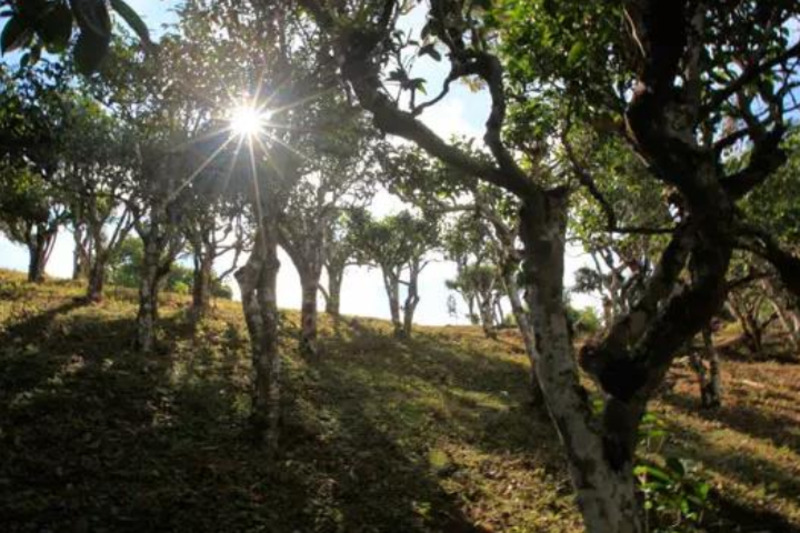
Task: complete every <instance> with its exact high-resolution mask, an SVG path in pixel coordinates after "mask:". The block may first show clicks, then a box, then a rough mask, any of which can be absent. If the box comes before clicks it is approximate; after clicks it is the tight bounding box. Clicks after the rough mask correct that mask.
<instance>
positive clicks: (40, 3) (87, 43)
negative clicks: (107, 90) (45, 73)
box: [0, 0, 150, 74]
mask: <svg viewBox="0 0 800 533" xmlns="http://www.w3.org/2000/svg"><path fill="white" fill-rule="evenodd" d="M109 7H110V8H111V9H113V11H114V12H116V14H117V15H119V16H120V17H121V18H122V19H123V20H124V21H125V22H126V23H127V24H128V25H129V26H130V27H131V28H132V29H133V30H134V31H135V32H136V33H137V35H138V36H139V39H141V42H142V44H143V45H145V46H149V45H150V35H149V31H148V29H147V26H146V25H145V23H144V22H143V21H142V19H141V18H140V17H139V15H138V14H137V13H136V11H134V10H133V9H132V8H131V7H130V6H129V5H128V4H127V3H126V2H125V1H124V0H110V2H105V1H97V0H69V1H68V0H3V1H2V2H0V9H2V12H0V17H3V18H6V17H7V18H8V20H7V21H6V23H5V25H4V27H3V30H2V33H1V34H0V53H2V54H7V53H9V52H13V51H15V50H18V49H27V52H26V53H25V54H24V55H23V56H22V58H21V60H20V64H21V66H22V67H23V68H24V67H26V66H28V65H31V64H35V63H36V62H37V61H38V60H39V58H40V57H41V55H42V50H43V49H44V50H46V51H48V52H50V53H62V52H64V51H66V49H67V48H68V47H69V46H70V41H71V38H72V34H73V28H77V34H78V37H77V39H76V40H75V42H74V46H73V47H72V54H73V59H74V62H75V64H76V66H77V67H78V70H79V71H81V72H83V73H84V74H91V73H92V72H94V71H95V70H96V69H97V68H98V67H99V66H100V64H101V63H102V62H103V60H104V59H105V56H106V54H107V53H108V49H109V46H110V44H111V38H112V20H111V13H110V12H109Z"/></svg>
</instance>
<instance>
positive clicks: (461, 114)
mask: <svg viewBox="0 0 800 533" xmlns="http://www.w3.org/2000/svg"><path fill="white" fill-rule="evenodd" d="M128 4H130V6H131V7H133V8H134V9H135V10H136V11H137V13H139V14H140V15H141V16H142V18H143V19H144V21H145V23H146V24H147V25H148V27H149V28H150V29H151V32H152V33H153V35H154V36H158V34H159V33H161V30H162V25H163V24H168V23H173V22H175V21H176V16H175V13H174V12H172V10H171V7H172V6H174V5H175V4H176V2H175V1H174V0H162V1H158V0H128ZM423 23H424V13H423V12H422V11H421V10H419V9H417V10H415V11H414V12H412V13H411V14H410V15H409V16H408V17H406V18H405V19H404V20H403V25H404V26H405V27H406V28H407V29H408V28H412V29H416V33H417V34H418V32H419V28H421V27H422V26H423ZM415 75H416V76H421V77H423V78H425V79H426V80H428V92H429V93H431V94H436V93H438V90H439V87H441V80H443V79H444V76H445V75H446V72H445V71H444V70H443V68H442V67H441V66H440V65H439V64H437V63H436V62H434V61H433V60H432V59H429V58H427V57H426V58H422V59H420V60H419V61H418V63H417V64H416V66H415ZM489 107H490V106H489V97H488V94H487V93H486V92H485V91H481V92H472V91H471V90H470V89H468V88H467V87H466V86H464V85H461V84H454V85H453V87H452V88H451V91H450V93H449V94H448V96H447V97H446V98H445V99H443V100H442V101H441V102H440V103H439V104H437V105H436V106H433V107H431V108H429V109H428V110H426V112H425V113H424V114H423V115H422V117H421V118H422V120H423V121H424V122H425V123H426V124H427V125H428V126H429V127H430V128H431V129H433V130H434V131H435V132H436V133H438V134H439V135H441V136H442V137H444V138H449V137H450V136H451V135H466V136H469V137H474V138H477V139H480V138H481V137H482V135H483V130H484V127H483V125H484V123H485V121H486V118H487V117H488V114H489ZM402 207H403V206H402V204H401V203H400V202H399V201H397V200H394V199H393V198H390V197H388V195H380V197H379V198H378V199H377V201H376V202H375V206H374V208H373V210H374V211H375V212H376V215H385V214H390V213H392V212H396V211H397V210H399V209H401V208H402ZM73 249H74V248H73V242H72V235H71V234H70V233H69V232H67V231H62V232H61V233H60V234H59V237H58V240H57V242H56V245H55V248H54V250H53V253H52V256H51V258H50V262H49V263H48V266H47V274H48V275H50V276H52V277H70V276H71V275H72V252H73ZM280 261H281V269H280V274H279V276H278V300H279V305H280V306H281V307H283V308H293V309H298V308H299V307H300V278H299V276H298V275H297V271H296V270H295V268H294V266H293V265H292V262H291V260H290V259H289V257H288V256H287V255H286V254H285V253H283V252H281V255H280ZM27 263H28V253H27V250H26V249H25V247H24V246H20V245H16V244H13V243H11V242H9V241H8V240H7V239H6V238H5V237H3V236H2V235H0V267H2V268H10V269H16V270H26V269H27ZM229 263H230V258H225V257H223V258H221V261H220V263H219V264H218V265H217V270H219V271H222V270H225V269H226V268H227V266H228V265H229ZM583 264H585V258H584V257H583V254H582V253H581V250H580V249H575V248H572V249H568V250H567V257H566V273H565V277H566V279H565V283H566V284H567V285H571V283H572V280H573V274H574V271H575V270H576V269H577V268H579V267H580V266H582V265H583ZM455 275H456V268H455V264H453V263H451V262H447V261H443V260H439V261H436V262H433V263H431V264H430V265H428V266H427V267H426V269H425V270H424V271H423V272H422V274H421V275H420V288H419V291H420V295H421V301H420V304H419V306H418V308H417V312H416V315H415V322H417V323H419V324H425V325H445V324H463V323H466V322H467V320H466V317H465V316H464V314H465V312H466V307H465V305H464V303H463V301H461V300H460V299H459V298H457V302H458V305H459V308H458V311H459V316H457V317H453V316H450V315H449V314H448V310H447V297H448V295H449V291H448V290H447V288H446V287H445V281H447V280H448V279H452V278H453V277H455ZM323 280H324V277H323ZM230 284H231V286H232V288H233V289H234V291H235V292H238V291H237V287H236V286H235V285H236V284H235V283H233V282H231V283H230ZM320 302H322V300H320ZM573 303H574V305H576V306H578V307H584V306H588V305H591V306H595V307H597V301H596V300H595V299H594V298H592V297H589V296H585V295H575V296H574V297H573ZM506 309H507V310H508V307H507V306H506ZM341 311H342V313H344V314H348V315H358V316H373V317H379V318H389V307H388V300H387V297H386V294H385V292H384V287H383V281H382V277H381V275H380V272H379V271H378V270H376V269H368V268H366V267H350V268H349V269H348V270H347V272H346V274H345V278H344V284H343V287H342V302H341Z"/></svg>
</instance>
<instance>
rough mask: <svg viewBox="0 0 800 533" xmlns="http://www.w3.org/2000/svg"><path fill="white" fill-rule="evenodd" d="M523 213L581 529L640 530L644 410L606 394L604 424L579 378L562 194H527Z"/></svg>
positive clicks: (543, 367)
mask: <svg viewBox="0 0 800 533" xmlns="http://www.w3.org/2000/svg"><path fill="white" fill-rule="evenodd" d="M520 216H521V236H522V240H523V242H524V244H525V249H524V254H525V256H524V261H523V272H524V277H525V280H526V282H527V286H528V291H527V297H528V306H529V308H530V310H531V318H532V321H533V331H534V332H535V341H536V342H535V345H536V353H537V354H538V355H539V357H538V358H537V360H536V372H537V375H538V378H539V385H540V387H541V389H542V392H543V394H544V398H545V404H546V406H547V408H548V411H549V413H550V416H551V418H552V419H553V422H554V424H555V426H556V428H557V430H558V434H559V437H560V438H561V441H562V443H563V445H564V447H565V450H566V453H567V459H568V463H569V468H570V474H571V478H572V484H573V488H574V490H575V492H576V494H577V501H578V506H579V507H580V509H581V512H582V514H583V517H584V522H585V525H586V530H587V531H588V532H590V533H639V532H641V531H642V522H641V516H640V514H639V510H638V503H637V501H636V493H635V483H634V476H633V451H634V448H635V441H636V433H637V429H638V423H639V418H640V415H641V412H639V410H638V409H635V408H631V407H629V406H628V405H627V404H625V403H624V402H621V401H618V400H616V399H614V398H610V399H609V400H608V401H607V404H606V409H605V411H606V412H605V415H604V426H602V429H601V427H600V425H599V421H598V420H597V419H596V418H595V417H594V416H593V414H592V410H591V406H590V405H589V401H588V397H587V395H586V391H585V390H584V389H583V387H582V386H581V384H580V381H579V379H578V376H579V373H578V368H577V364H576V361H575V358H574V354H573V347H572V340H571V336H570V334H569V330H568V327H567V314H566V309H565V306H564V298H563V277H564V248H565V242H566V221H567V197H566V193H564V192H563V191H561V190H554V191H550V192H549V193H547V194H546V195H543V197H538V196H537V197H535V198H530V199H528V200H527V201H525V203H524V204H523V208H522V210H521V212H520ZM612 421H613V422H615V424H612V423H611V422H612ZM615 425H616V426H617V427H614V426H615Z"/></svg>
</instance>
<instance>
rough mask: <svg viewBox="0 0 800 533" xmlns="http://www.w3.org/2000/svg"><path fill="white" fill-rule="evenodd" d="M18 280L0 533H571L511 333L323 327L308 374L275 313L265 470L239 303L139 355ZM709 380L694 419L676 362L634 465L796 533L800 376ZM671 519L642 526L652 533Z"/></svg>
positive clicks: (95, 309)
mask: <svg viewBox="0 0 800 533" xmlns="http://www.w3.org/2000/svg"><path fill="white" fill-rule="evenodd" d="M23 280H24V277H23V276H21V275H18V274H13V273H9V272H0V368H2V372H1V373H0V517H2V522H3V524H4V531H9V532H23V531H193V532H197V531H215V532H216V531H276V532H283V531H286V532H294V531H303V532H306V531H320V532H322V531H325V532H329V531H330V532H334V531H341V532H345V531H346V532H371V531H447V532H451V531H453V532H462V531H463V532H489V531H505V532H523V531H553V532H556V531H558V532H564V531H580V530H581V520H580V515H579V513H578V512H577V509H576V508H575V507H574V503H573V497H572V489H571V486H570V482H569V476H568V473H567V470H566V465H565V461H564V459H563V458H562V455H561V451H560V445H559V443H558V438H557V435H556V433H555V431H554V430H553V428H552V425H551V422H550V421H549V419H548V417H547V416H546V415H545V414H543V413H542V412H541V411H538V410H536V409H534V408H532V407H531V406H530V405H529V394H530V391H529V389H528V387H527V386H526V375H527V372H528V370H527V364H528V363H527V357H526V355H525V352H524V347H523V345H522V340H521V339H520V338H519V334H518V332H516V331H515V330H501V331H500V333H499V335H498V339H497V340H489V339H487V338H486V337H485V336H484V335H483V332H482V330H481V329H480V327H477V326H475V327H419V328H418V332H417V334H416V335H415V336H414V337H413V338H411V339H405V340H402V341H400V340H396V339H394V338H393V337H392V335H391V332H392V325H391V324H390V323H388V322H384V321H380V320H373V319H361V318H349V317H343V318H342V319H341V321H340V322H339V323H338V324H335V323H334V322H333V321H332V320H330V317H328V316H327V315H326V316H324V317H322V320H321V322H320V334H321V338H320V352H319V353H318V354H317V355H316V356H315V357H316V358H317V359H315V360H314V361H313V364H310V361H308V360H307V359H304V358H303V357H301V356H300V355H299V352H298V348H297V342H296V338H297V336H298V334H299V329H298V322H299V316H298V314H297V313H294V312H284V313H282V324H283V327H282V331H283V334H282V336H281V343H282V353H284V354H285V355H284V362H285V364H286V367H287V373H286V385H285V393H284V397H283V403H284V405H283V418H282V425H283V429H282V431H281V445H280V451H279V453H278V455H277V456H275V457H273V458H269V457H267V455H266V452H265V451H263V450H262V449H260V448H253V446H252V441H251V438H250V435H249V433H248V431H249V429H248V428H249V426H248V424H247V417H248V415H249V413H250V406H249V402H250V394H249V372H250V363H249V360H250V355H249V354H250V352H249V348H248V341H247V335H246V328H245V326H244V322H243V319H242V317H241V310H240V307H239V306H238V305H237V304H234V303H232V302H226V301H219V302H217V303H216V307H215V309H214V310H213V312H212V314H211V316H210V317H209V318H208V319H206V320H205V321H204V322H203V323H202V325H201V326H200V327H199V328H197V329H196V331H195V332H194V333H192V327H191V321H190V318H189V316H188V313H187V309H188V307H189V304H190V299H189V298H187V297H184V296H179V295H174V294H170V293H165V294H163V295H162V301H161V309H162V320H161V322H160V323H161V327H162V331H161V335H160V338H161V339H162V342H161V344H160V345H159V347H158V349H157V350H156V351H155V352H154V353H151V354H146V355H145V354H141V353H139V352H136V351H135V350H134V349H133V342H134V338H135V322H134V318H135V314H136V303H137V300H136V295H135V293H134V291H131V290H128V289H118V288H114V287H111V288H109V289H107V292H106V297H105V299H104V300H103V302H102V303H100V304H94V305H85V304H83V303H82V301H81V300H80V297H81V296H83V294H84V292H83V290H82V286H81V284H80V283H75V282H66V281H63V282H62V281H55V282H48V283H45V284H41V285H34V284H29V283H26V282H24V281H23ZM722 377H723V382H724V384H725V387H726V402H725V404H724V406H723V407H722V408H721V409H720V410H719V411H715V412H711V411H708V412H703V411H699V410H698V409H697V408H696V405H697V397H696V396H697V392H696V385H695V382H694V375H693V374H692V372H691V371H690V369H689V366H688V362H687V363H684V362H683V361H682V360H681V361H680V362H679V364H678V365H677V366H676V367H675V369H674V371H673V372H672V373H671V374H670V377H669V379H668V380H667V386H666V387H665V389H664V390H663V391H662V393H661V394H660V396H659V399H658V400H657V401H656V402H654V404H653V406H652V414H653V415H654V416H653V418H654V419H655V420H658V421H659V422H658V424H660V425H663V427H664V429H666V431H665V432H664V435H663V436H662V437H659V436H658V435H656V436H655V437H654V438H653V439H650V441H649V442H645V443H644V445H643V446H642V447H641V451H642V452H643V454H642V456H641V461H643V462H644V461H646V462H648V463H649V464H653V465H663V464H664V461H665V460H666V458H668V457H680V458H681V459H682V460H683V462H684V463H685V464H687V465H689V466H690V467H691V471H692V474H691V475H692V476H694V478H695V479H698V480H702V481H703V482H705V483H708V485H709V487H710V491H709V492H710V494H709V505H708V510H707V511H706V512H705V513H704V515H703V517H702V524H701V525H702V528H703V529H706V530H712V531H716V530H719V531H723V530H724V531H756V530H757V531H773V532H774V531H800V504H798V501H800V483H798V481H797V480H798V479H800V432H799V431H798V429H797V428H798V427H800V413H798V411H797V409H796V405H797V402H798V400H800V388H798V386H797V383H799V382H800V379H798V378H800V369H798V367H797V366H796V365H789V364H781V363H775V362H748V361H733V360H731V361H726V364H725V365H724V367H723V376H722ZM673 518H674V516H673V515H670V514H669V513H666V514H662V515H661V516H658V517H651V528H652V529H651V530H655V529H656V528H657V527H661V528H662V529H661V530H671V529H670V527H671V522H670V521H671V520H672V519H673ZM656 519H657V520H658V521H657V522H656V521H654V520H656ZM734 524H736V525H734ZM679 525H680V526H681V527H683V526H686V525H687V524H686V523H681V524H679ZM687 527H688V526H687ZM737 528H738V529H737ZM672 530H674V529H672Z"/></svg>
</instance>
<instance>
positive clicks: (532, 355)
mask: <svg viewBox="0 0 800 533" xmlns="http://www.w3.org/2000/svg"><path fill="white" fill-rule="evenodd" d="M503 282H504V284H505V287H506V293H507V294H508V299H509V301H510V302H511V312H512V313H514V320H515V321H516V322H517V327H518V328H519V332H520V335H522V342H523V344H524V345H525V355H527V356H528V361H529V362H530V394H531V403H532V404H533V405H542V404H543V403H544V397H543V396H542V389H541V387H540V386H539V378H538V376H537V375H536V360H537V359H538V358H539V356H538V352H537V351H536V335H535V333H534V331H533V324H531V320H530V316H529V315H528V311H527V310H526V309H525V306H524V305H523V304H522V299H521V298H520V297H519V287H517V282H516V280H515V279H514V272H513V270H512V269H509V268H504V269H503Z"/></svg>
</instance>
